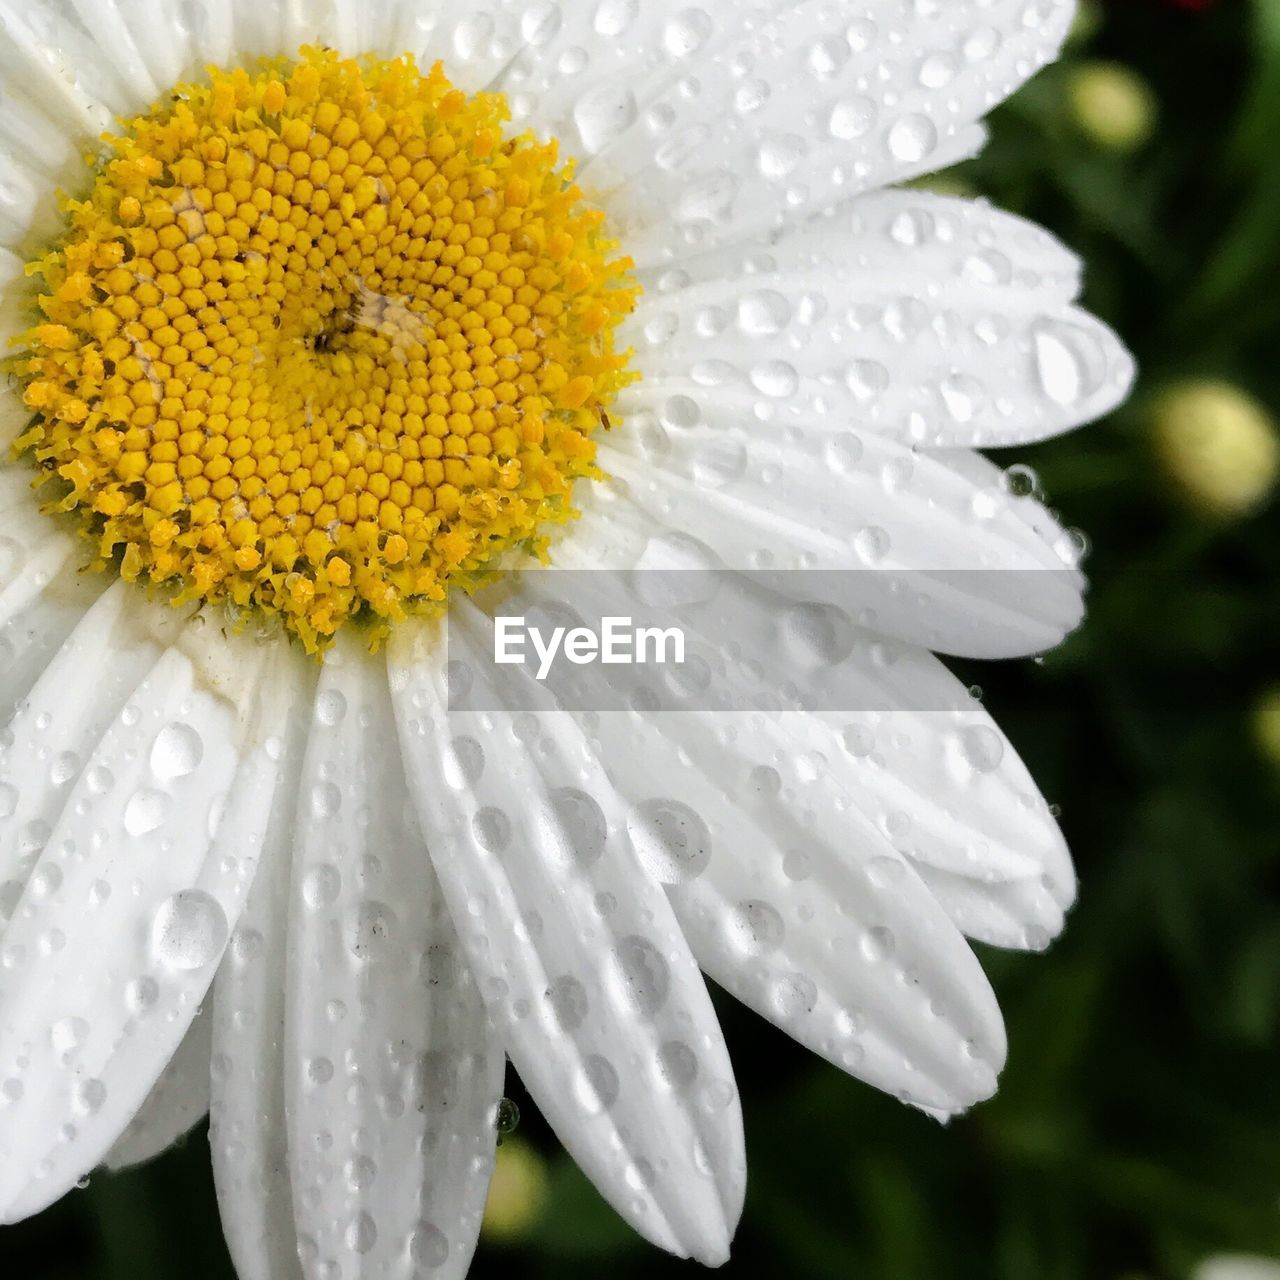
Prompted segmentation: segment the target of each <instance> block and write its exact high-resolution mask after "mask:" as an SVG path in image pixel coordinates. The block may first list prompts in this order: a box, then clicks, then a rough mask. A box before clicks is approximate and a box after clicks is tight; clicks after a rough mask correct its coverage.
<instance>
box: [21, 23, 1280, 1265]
mask: <svg viewBox="0 0 1280 1280" xmlns="http://www.w3.org/2000/svg"><path fill="white" fill-rule="evenodd" d="M934 185H935V186H938V187H945V188H946V189H950V190H956V189H963V190H966V191H972V192H978V193H981V194H984V195H987V196H989V197H991V198H992V199H993V200H994V201H996V202H997V203H998V204H1001V205H1003V206H1005V207H1007V208H1010V209H1014V210H1016V211H1019V212H1021V213H1024V214H1026V215H1028V216H1030V217H1032V218H1035V219H1036V220H1038V221H1039V222H1041V223H1043V224H1044V225H1046V226H1048V227H1050V228H1052V229H1053V230H1054V231H1055V232H1056V233H1057V234H1058V235H1059V236H1060V237H1061V238H1062V239H1064V240H1065V241H1066V242H1067V243H1068V244H1070V245H1071V246H1073V247H1074V248H1075V249H1076V250H1077V251H1079V252H1080V253H1081V254H1082V256H1083V257H1084V259H1085V261H1086V263H1087V264H1088V275H1087V294H1086V301H1087V303H1088V305H1089V306H1090V307H1091V309H1093V310H1094V311H1096V312H1098V313H1099V314H1101V315H1102V316H1103V317H1105V318H1106V319H1107V320H1108V321H1109V322H1110V323H1111V324H1112V325H1114V326H1115V328H1116V329H1118V330H1119V332H1120V333H1121V334H1123V335H1124V336H1125V338H1126V340H1127V341H1128V342H1129V344H1130V345H1131V346H1132V348H1133V349H1134V351H1135V353H1136V355H1137V357H1138V361H1139V364H1140V367H1141V369H1142V380H1141V382H1140V384H1139V389H1138V392H1137V394H1136V395H1135V397H1134V399H1133V400H1132V402H1131V403H1130V404H1129V405H1128V406H1127V407H1126V408H1125V409H1124V410H1123V411H1122V412H1121V413H1119V414H1117V415H1116V416H1115V417H1113V418H1112V419H1110V420H1108V421H1106V422H1104V423H1101V424H1099V425H1097V426H1094V427H1092V428H1089V429H1086V430H1084V431H1082V432H1080V433H1079V434H1077V435H1075V436H1072V437H1069V438H1067V439H1065V440H1060V441H1057V442H1054V443H1052V444H1050V445H1046V446H1042V447H1040V448H1038V449H1034V450H1023V451H1020V452H1019V454H1018V456H1017V457H1016V458H1007V459H1005V461H1006V462H1009V463H1012V462H1015V461H1016V462H1019V463H1027V464H1029V465H1030V466H1032V467H1033V468H1034V469H1035V471H1036V472H1037V473H1038V475H1039V477H1040V482H1041V483H1042V485H1043V489H1044V491H1045V493H1046V494H1047V495H1048V498H1049V501H1050V502H1051V504H1052V505H1053V506H1054V507H1055V508H1056V509H1057V510H1058V511H1060V512H1061V513H1062V516H1063V518H1064V520H1065V521H1066V522H1067V523H1068V524H1071V525H1075V526H1079V527H1080V528H1082V529H1084V530H1086V531H1087V533H1088V536H1089V539H1090V542H1091V543H1092V547H1093V550H1092V552H1091V554H1090V557H1089V562H1088V569H1089V573H1090V576H1091V578H1092V580H1093V594H1092V609H1091V616H1090V620H1089V623H1088V625H1087V626H1086V628H1085V630H1084V631H1083V632H1082V633H1081V634H1080V635H1079V636H1077V637H1076V638H1075V639H1073V640H1072V641H1071V642H1070V644H1069V645H1068V646H1066V647H1065V648H1064V649H1063V650H1061V651H1060V652H1058V653H1055V654H1053V655H1051V656H1050V658H1049V659H1048V660H1047V661H1045V662H1043V663H1040V664H1035V663H1030V662H1028V663H1021V664H1013V663H1011V664H1004V665H997V666H987V667H982V668H978V667H976V666H974V667H972V668H970V669H967V670H966V678H971V679H972V681H973V682H975V683H979V684H980V685H981V686H982V687H983V689H984V690H985V699H986V703H987V705H988V706H989V707H990V709H991V710H992V712H993V713H994V714H995V715H996V716H997V718H998V719H999V720H1000V721H1001V722H1002V723H1003V724H1004V725H1005V726H1006V727H1007V728H1008V730H1009V732H1010V734H1011V736H1012V738H1013V740H1014V742H1015V743H1016V744H1017V745H1018V746H1019V748H1020V749H1021V751H1022V753H1023V754H1024V756H1025V757H1026V759H1027V761H1028V763H1029V765H1030V766H1031V768H1032V772H1033V773H1034V774H1035V776H1036V778H1037V779H1038V780H1039V782H1040V783H1041V785H1042V787H1043V789H1044V791H1045V793H1046V794H1047V795H1048V796H1049V797H1050V799H1052V800H1054V801H1056V802H1057V803H1059V804H1060V805H1061V808H1062V822H1063V824H1064V826H1065V829H1066V831H1067V834H1068V837H1069V839H1070V841H1071V844H1072V847H1073V849H1074V851H1075V854H1076V857H1077V860H1078V865H1079V869H1080V880H1081V901H1080V905H1079V907H1078V908H1077V909H1076V911H1075V913H1074V915H1073V916H1072V919H1071V922H1070V925H1069V927H1068V929H1067V932H1066V935H1065V937H1064V938H1063V939H1062V941H1060V942H1059V943H1058V944H1057V945H1056V946H1055V947H1054V948H1053V949H1052V951H1051V952H1049V954H1048V955H1047V956H1043V957H1026V956H1010V955H1003V954H998V953H994V952H992V953H987V954H985V955H984V957H983V958H984V960H985V961H986V962H987V964H988V967H989V971H990V972H991V974H992V975H993V979H994V981H995V984H996V987H997V990H998V993H999V995H1000V998H1001V1003H1002V1005H1003V1007H1004V1009H1005V1012H1006V1014H1007V1017H1008V1022H1009V1033H1010V1053H1009V1066H1008V1069H1007V1071H1006V1073H1005V1075H1004V1077H1003V1079H1002V1082H1001V1089H1000V1093H999V1095H998V1096H997V1098H996V1099H995V1100H994V1101H993V1102H990V1103H988V1104H986V1105H984V1106H981V1107H979V1108H978V1109H977V1110H976V1111H975V1112H973V1113H972V1114H971V1115H969V1116H968V1117H966V1118H964V1119H962V1120H960V1121H958V1122H956V1123H954V1124H952V1125H951V1126H950V1127H949V1128H947V1129H943V1128H942V1127H940V1126H939V1125H937V1124H935V1123H934V1122H933V1121H931V1120H929V1119H927V1118H925V1117H923V1116H921V1115H918V1114H916V1113H915V1112H912V1111H909V1110H907V1109H905V1108H903V1107H901V1106H900V1105H899V1104H897V1103H895V1102H893V1101H892V1100H890V1099H887V1098H884V1097H882V1096H880V1095H879V1094H877V1093H874V1092H873V1091H872V1090H871V1089H869V1088H867V1087H865V1086H863V1085H861V1084H859V1083H857V1082H855V1081H853V1080H850V1079H847V1078H845V1077H844V1076H842V1075H840V1074H839V1073H837V1072H836V1071H835V1070H834V1069H832V1068H829V1067H827V1066H825V1065H822V1064H820V1063H818V1062H816V1061H815V1060H814V1059H812V1058H810V1057H809V1056H808V1055H806V1054H804V1053H802V1052H801V1051H800V1050H798V1049H796V1048H795V1047H794V1046H793V1045H792V1044H791V1043H790V1042H789V1041H787V1040H786V1039H785V1038H784V1037H783V1036H781V1035H780V1034H779V1033H777V1032H775V1031H773V1030H772V1029H771V1028H769V1027H768V1026H767V1025H766V1024H765V1023H763V1022H762V1021H760V1020H759V1019H757V1018H755V1017H753V1016H752V1015H750V1014H748V1013H746V1012H745V1011H743V1010H742V1009H741V1008H739V1007H738V1006H736V1005H735V1004H733V1002H732V1001H729V1000H727V999H722V1000H720V1001H719V1003H720V1007H721V1009H722V1013H723V1020H724V1024H725V1029H726V1033H727V1036H728V1039H729V1046H730V1050H731V1052H732V1054H733V1058H734V1062H735V1064H736V1066H737V1070H738V1078H739V1082H740V1084H741V1087H742V1093H743V1100H744V1104H745V1112H746V1124H747V1140H748V1149H749V1155H750V1187H749V1194H748V1198H747V1207H746V1213H745V1216H744V1218H743V1222H742V1226H741V1229H740V1231H739V1233H738V1238H737V1242H736V1249H735V1256H734V1259H733V1261H732V1262H731V1263H730V1264H729V1265H728V1266H727V1267H726V1269H725V1271H726V1273H728V1274H730V1275H739V1276H747V1275H755V1274H772V1275H780V1276H786V1277H797V1278H806V1280H807V1278H809V1277H813V1278H815V1280H818V1278H823V1277H832V1278H833V1280H834V1278H837V1277H838V1278H840V1280H844V1278H845V1277H852V1276H861V1277H867V1278H868V1280H923V1278H926V1277H927V1278H932V1280H939V1278H940V1280H951V1278H953V1277H954V1278H955V1280H969V1278H971V1277H972V1278H973V1280H1033V1278H1035V1280H1086V1278H1087V1280H1122V1278H1123V1280H1138V1278H1139V1277H1147V1278H1150V1280H1164V1278H1166V1277H1167V1278H1168V1280H1184V1278H1185V1277H1188V1276H1190V1275H1191V1274H1192V1272H1193V1270H1194V1268H1195V1266H1196V1264H1197V1263H1198V1262H1199V1261H1200V1260H1201V1259H1202V1258H1204V1257H1205V1256H1206V1255H1209V1254H1212V1253H1217V1252H1223V1251H1235V1252H1241V1251H1245V1252H1253V1253H1260V1254H1269V1255H1272V1256H1275V1257H1280V1056H1278V1055H1277V1049H1278V1048H1280V821H1278V818H1280V804H1278V803H1277V802H1278V801H1280V660H1278V658H1280V644H1278V643H1277V636H1278V634H1280V572H1278V571H1277V560H1278V559H1280V510H1278V509H1277V505H1276V504H1275V503H1269V502H1268V498H1269V496H1270V491H1271V488H1272V487H1273V485H1274V484H1275V482H1276V470H1277V453H1278V450H1277V444H1276V427H1275V418H1276V416H1278V415H1280V0H1218V3H1212V2H1211V0H1209V2H1206V0H1182V2H1181V3H1178V0H1114V3H1111V4H1109V5H1102V4H1097V5H1094V6H1091V7H1090V8H1089V9H1088V10H1087V11H1086V13H1085V14H1084V15H1083V17H1082V21H1081V23H1080V25H1079V28H1078V31H1077V35H1076V37H1075V39H1074V40H1073V43H1072V46H1071V48H1070V50H1069V52H1068V55H1067V56H1066V58H1065V59H1064V60H1063V61H1062V62H1061V63H1060V64H1059V65H1057V66H1055V67H1054V68H1052V69H1050V70H1049V71H1046V72H1044V73H1043V74H1042V75H1041V76H1039V77H1038V78H1037V79H1036V80H1035V81H1034V82H1033V83H1032V85H1031V86H1030V87H1028V88H1027V89H1026V90H1025V91H1023V92H1022V93H1021V94H1020V95H1019V96H1018V97H1017V98H1016V99H1015V100H1014V101H1013V102H1012V103H1011V104H1009V105H1007V106H1005V107H1004V108H1002V110H1001V111H1000V112H999V113H997V115H996V116H995V118H994V120H993V130H992V141H991V144H990V146H989V148H988V149H987V151H986V153H985V154H984V155H983V156H982V157H981V158H980V159H979V160H977V161H975V162H973V163H970V164H968V165H965V166H964V167H963V168H962V169H960V170H957V171H956V172H955V173H954V174H950V175H946V177H945V178H944V179H943V180H942V181H940V182H938V181H935V183H934ZM510 1088H511V1091H512V1093H513V1096H514V1097H515V1098H516V1099H517V1101H518V1102H519V1103H520V1105H521V1109H522V1113H523V1119H522V1121H521V1123H520V1125H519V1128H518V1130H517V1131H516V1133H515V1135H514V1136H513V1137H512V1138H510V1139H509V1140H508V1141H507V1142H506V1144H505V1145H504V1147H503V1148H502V1151H501V1152H500V1161H501V1163H500V1174H499V1180H498V1190H497V1192H496V1193H495V1195H496V1201H495V1203H494V1204H493V1206H492V1215H491V1220H490V1224H489V1226H488V1227H487V1229H486V1232H485V1237H484V1240H483V1242H482V1244H481V1248H480V1252H479V1255H478V1257H477V1261H476V1264H475V1268H474V1273H473V1274H475V1275H477V1276H487V1275H491V1274H492V1275H499V1274H501V1275H503V1276H505V1277H526V1276H527V1277H542V1276H548V1277H551V1276H556V1277H560V1276H564V1275H566V1274H568V1275H574V1276H599V1275H605V1274H609V1275H610V1276H611V1277H613V1278H614V1280H627V1278H629V1277H645V1278H646V1280H648V1278H653V1277H657V1278H661V1277H665V1276H668V1275H677V1274H681V1275H684V1274H689V1275H692V1274H694V1272H695V1270H696V1268H695V1267H694V1266H693V1265H692V1264H687V1263H679V1262H675V1261H672V1260H670V1259H668V1258H666V1257H665V1256H663V1255H661V1254H659V1253H658V1252H657V1251H655V1250H653V1249H651V1248H649V1247H647V1246H646V1245H644V1244H643V1243H642V1242H641V1241H640V1240H639V1239H638V1238H636V1237H635V1236H633V1235H632V1234H631V1233H630V1232H629V1231H628V1230H627V1228H626V1227H625V1226H623V1224H622V1223H621V1222H620V1221H619V1220H618V1219H616V1218H615V1217H614V1216H613V1214H612V1213H611V1211H610V1210H609V1209H608V1208H607V1207H606V1206H605V1205H604V1204H603V1203H602V1202H601V1201H600V1199H599V1198H598V1197H597V1195H596V1194H595V1192H594V1191H593V1190H592V1189H591V1188H590V1187H589V1186H588V1185H587V1183H586V1182H585V1181H584V1179H583V1178H582V1177H581V1175H580V1174H578V1173H577V1171H576V1170H575V1169H574V1168H573V1167H572V1165H571V1164H570V1163H569V1162H568V1161H567V1159H566V1158H565V1157H564V1156H563V1154H562V1153H561V1152H560V1151H559V1149H558V1146H557V1144H556V1142H555V1141H554V1139H553V1138H552V1137H551V1136H550V1135H549V1133H548V1132H547V1130H546V1128H545V1126H544V1125H543V1124H542V1122H541V1121H540V1119H539V1118H538V1117H537V1115H536V1113H535V1112H534V1109H533V1107H532V1106H531V1105H530V1104H528V1102H527V1100H526V1099H525V1098H524V1096H523V1094H522V1093H521V1092H520V1090H519V1086H518V1083H517V1082H516V1081H514V1080H512V1081H511V1082H510ZM0 1275H4V1276H7V1277H13V1280H156V1278H163V1280H169V1278H170V1277H172V1278H174V1280H176V1278H177V1277H184V1278H185V1277H190V1278H191V1280H231V1276H232V1273H231V1269H230V1264H229V1263H228V1261H227V1258H226V1253H225V1249H224V1247H223V1245H222V1240H221V1234H220V1230H219V1227H218V1221H217V1215H216V1211H215V1207H214V1197H213V1189H212V1184H211V1179H210V1175H209V1172H208V1152H207V1143H206V1139H205V1134H204V1130H203V1128H201V1129H199V1130H197V1131H196V1133H194V1134H193V1135H192V1136H191V1137H190V1138H189V1139H188V1140H187V1142H186V1144H185V1146H184V1147H182V1148H181V1149H179V1150H177V1151H174V1152H171V1153H169V1154H168V1155H167V1156H165V1157H164V1158H162V1159H161V1160H159V1161H157V1162H156V1163H154V1164H153V1165H151V1166H150V1167H148V1168H145V1169H142V1170H139V1171H136V1172H132V1173H129V1174H124V1175H119V1176H114V1177H112V1176H107V1175H99V1176H96V1177H95V1178H94V1179H93V1181H92V1183H91V1184H90V1186H89V1187H88V1188H87V1189H86V1190H83V1191H79V1192H76V1193H75V1194H73V1195H72V1196H70V1197H68V1198H67V1200H65V1201H64V1202H63V1203H62V1204H60V1205H59V1206H57V1207H56V1208H54V1209H53V1210H51V1211H49V1212H48V1213H46V1214H45V1215H43V1216H42V1217H41V1218H39V1219H37V1220H36V1221H33V1222H29V1223H26V1224H23V1225H22V1226H19V1227H16V1228H13V1229H10V1230H6V1231H4V1232H3V1233H2V1234H0Z"/></svg>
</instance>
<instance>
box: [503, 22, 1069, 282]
mask: <svg viewBox="0 0 1280 1280" xmlns="http://www.w3.org/2000/svg"><path fill="white" fill-rule="evenodd" d="M1072 11H1073V5H1072V4H1071V3H1070V0H1050V3H1047V4H1044V5H1040V6H1038V7H1037V8H1035V9H1028V8H1027V7H1026V5H1025V4H1023V3H1022V2H1021V0H949V2H948V3H947V4H945V5H915V6H904V5H901V4H899V3H897V2H896V0H878V2H877V3H872V4H867V5H863V6H860V7H859V8H858V10H857V11H856V12H852V11H850V10H849V9H848V8H847V7H846V6H842V5H832V4H828V3H825V2H824V0H800V2H799V3H790V4H783V3H774V4H770V5H768V6H767V7H766V9H765V10H764V12H761V11H760V9H759V8H758V7H756V8H748V7H743V6H737V5H712V4H704V5H688V4H686V3H684V0H655V2H653V3H650V2H649V0H646V3H644V4H637V3H631V2H629V0H606V3H603V4H599V5H586V4H584V5H581V6H559V7H557V6H551V5H548V6H542V7H541V8H537V7H535V10H532V11H530V14H531V15H532V14H533V13H541V14H542V15H543V16H542V19H541V21H534V20H532V17H530V18H527V19H526V22H525V23H524V24H522V25H523V32H522V34H524V35H525V37H526V39H527V40H528V44H527V47H526V48H525V50H524V51H523V52H522V53H521V54H520V55H519V56H518V57H516V58H515V59H513V60H512V62H511V65H510V67H509V68H508V69H507V71H506V72H505V74H504V75H503V76H502V78H501V80H500V82H499V83H500V85H501V87H502V88H503V89H504V90H505V91H506V92H508V93H509V94H510V95H511V97H512V100H513V102H514V103H515V104H516V106H517V109H518V111H519V114H520V117H521V118H522V119H523V118H528V119H529V120H530V121H531V122H533V123H534V124H535V125H537V126H538V127H540V128H543V129H545V130H547V131H549V132H551V133H554V134H555V135H556V136H558V137H560V138H562V139H565V140H566V142H567V143H571V144H572V146H571V149H572V150H575V151H577V152H578V153H579V154H583V153H585V154H586V155H587V156H589V157H590V160H589V162H588V163H587V164H586V165H585V166H584V167H583V170H582V172H581V178H582V181H583V182H584V183H585V184H586V185H587V187H588V188H589V189H598V190H600V191H603V192H604V193H606V196H607V199H608V203H609V206H610V210H611V212H612V213H613V214H614V217H615V218H616V219H617V222H618V225H619V226H620V227H621V228H623V229H624V231H625V232H626V233H627V241H628V246H627V247H628V251H629V252H631V253H632V254H634V255H635V257H636V260H637V261H638V262H640V263H642V264H647V263H650V262H663V261H668V260H671V259H673V258H678V257H681V256H683V255H686V254H688V253H689V252H690V251H691V250H697V249H700V248H705V247H707V246H708V245H711V244H714V243H720V242H725V241H729V240H732V239H739V238H742V237H743V236H744V235H747V234H750V233H752V232H758V231H765V230H769V229H772V228H773V227H775V226H777V225H780V224H783V223H786V222H788V221H793V220H797V219H799V218H801V217H802V216H804V215H806V214H807V213H809V212H811V211H812V210H814V209H815V208H824V207H829V206H831V205H833V204H835V203H836V202H837V201H839V200H841V199H843V198H845V197H847V196H849V195H852V194H854V193H856V192H858V191H865V190H868V189H870V188H874V187H879V186H885V185H888V184H890V183H893V182H897V181H901V180H902V179H903V178H905V177H907V176H910V175H911V174H913V173H916V172H919V171H921V170H922V169H929V168H938V167H941V165H942V164H945V163H949V162H950V159H951V153H952V152H953V150H954V146H953V144H954V141H955V140H956V139H957V137H960V136H963V137H964V141H965V144H966V146H967V145H969V144H970V143H971V135H970V128H971V126H972V124H973V122H975V121H977V120H978V119H979V118H980V117H981V116H983V115H985V114H986V112H987V111H988V110H990V109H991V108H992V107H993V106H995V105H996V104H997V103H998V102H999V101H1000V100H1001V99H1002V98H1004V97H1006V96H1008V95H1009V94H1010V93H1012V92H1013V91H1014V90H1015V89H1016V88H1017V87H1018V86H1019V85H1020V84H1021V83H1022V82H1023V81H1024V80H1025V79H1026V78H1027V77H1028V76H1030V75H1031V74H1033V73H1034V72H1035V71H1036V70H1038V69H1039V68H1040V67H1041V66H1042V65H1044V63H1045V62H1047V61H1049V60H1050V59H1051V58H1052V57H1053V56H1054V55H1055V54H1056V52H1057V49H1058V46H1059V45H1060V43H1061V41H1062V39H1063V37H1064V36H1065V34H1066V32H1067V29H1068V26H1069V24H1070V21H1071V15H1072Z"/></svg>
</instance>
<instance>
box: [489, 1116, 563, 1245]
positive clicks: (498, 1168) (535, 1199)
mask: <svg viewBox="0 0 1280 1280" xmlns="http://www.w3.org/2000/svg"><path fill="white" fill-rule="evenodd" d="M546 1198H547V1171H546V1167H545V1166H544V1164H543V1162H542V1157H541V1156H539V1155H538V1153H537V1152H536V1151H534V1150H533V1149H532V1148H531V1147H529V1146H527V1145H526V1144H525V1143H523V1142H521V1141H520V1140H519V1139H516V1138H508V1139H507V1140H506V1141H505V1142H503V1144H502V1146H500V1147H499V1148H498V1153H497V1163H496V1165H495V1166H494V1170H493V1181H492V1182H491V1183H490V1184H489V1199H488V1201H487V1202H486V1204H485V1206H484V1221H483V1222H482V1224H481V1227H480V1230H481V1232H482V1233H483V1234H484V1235H485V1236H486V1237H487V1238H488V1239H490V1240H515V1239H518V1238H519V1237H521V1236H523V1235H525V1234H526V1233H527V1232H528V1230H529V1228H530V1227H531V1226H532V1225H533V1224H534V1223H535V1222H536V1221H537V1219H538V1216H539V1215H540V1214H541V1212H542V1206H543V1203H544V1202H545V1200H546Z"/></svg>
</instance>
